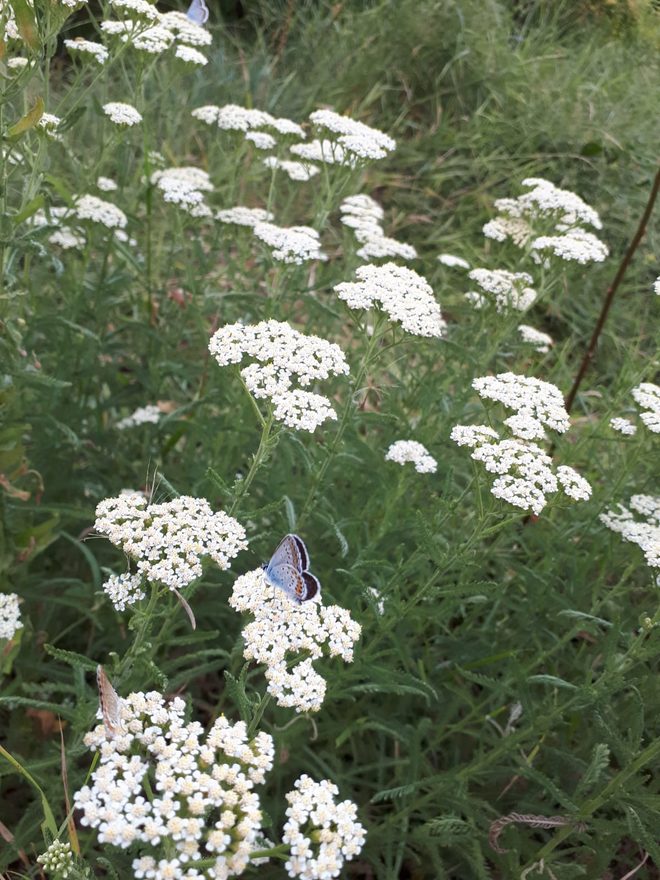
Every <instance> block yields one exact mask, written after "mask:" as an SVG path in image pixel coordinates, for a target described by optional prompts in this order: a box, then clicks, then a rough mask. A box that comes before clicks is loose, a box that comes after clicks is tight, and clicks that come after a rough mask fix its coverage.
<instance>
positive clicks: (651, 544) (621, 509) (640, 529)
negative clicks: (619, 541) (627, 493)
mask: <svg viewBox="0 0 660 880" xmlns="http://www.w3.org/2000/svg"><path fill="white" fill-rule="evenodd" d="M617 507H618V510H608V511H606V512H605V513H602V514H601V515H600V517H599V518H600V521H601V522H602V523H603V524H604V525H606V526H607V528H608V529H611V530H612V531H613V532H618V534H620V535H621V537H622V538H623V539H624V541H631V542H632V543H633V544H637V546H638V547H640V549H641V550H642V552H643V553H644V556H645V558H646V564H647V565H649V566H650V567H651V568H655V569H658V568H660V496H657V495H633V496H632V498H631V499H630V501H629V507H625V506H624V505H623V504H619V505H617ZM635 514H637V515H638V516H639V517H640V518H639V519H637V518H636V517H635Z"/></svg>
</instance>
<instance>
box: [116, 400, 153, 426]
mask: <svg viewBox="0 0 660 880" xmlns="http://www.w3.org/2000/svg"><path fill="white" fill-rule="evenodd" d="M162 415H163V414H162V412H161V411H160V409H159V408H158V407H157V406H155V405H154V404H152V403H150V404H149V405H148V406H139V407H138V408H137V409H136V410H135V412H134V413H131V415H130V416H126V417H125V418H123V419H121V420H120V421H119V422H117V425H116V427H117V429H118V430H120V431H124V430H125V429H126V428H135V427H136V426H137V425H144V424H152V425H155V424H156V423H157V422H159V421H160V419H161V416H162Z"/></svg>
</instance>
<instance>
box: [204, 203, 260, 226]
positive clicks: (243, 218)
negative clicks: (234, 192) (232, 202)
mask: <svg viewBox="0 0 660 880" xmlns="http://www.w3.org/2000/svg"><path fill="white" fill-rule="evenodd" d="M215 219H216V220H219V221H220V222H221V223H231V224H234V225H235V226H252V227H254V226H256V225H257V223H265V222H268V221H270V220H272V219H273V215H272V214H271V213H270V211H266V210H265V208H246V207H244V206H243V205H236V207H235V208H223V210H222V211H218V213H217V214H216V215H215Z"/></svg>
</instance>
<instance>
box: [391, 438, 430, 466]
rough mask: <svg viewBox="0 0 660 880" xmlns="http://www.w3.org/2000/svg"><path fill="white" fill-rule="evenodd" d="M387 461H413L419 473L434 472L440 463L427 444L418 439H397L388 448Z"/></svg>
mask: <svg viewBox="0 0 660 880" xmlns="http://www.w3.org/2000/svg"><path fill="white" fill-rule="evenodd" d="M385 460H386V461H395V462H396V463H397V464H401V465H403V464H406V463H407V462H412V463H413V464H414V465H415V470H416V471H417V473H418V474H434V473H435V472H436V470H437V469H438V463H437V461H436V460H435V459H434V458H433V456H432V455H431V454H430V452H429V451H428V449H427V448H426V446H423V445H422V444H421V443H418V442H417V441H416V440H397V441H396V442H395V443H392V445H391V446H390V447H389V449H388V450H387V453H386V455H385Z"/></svg>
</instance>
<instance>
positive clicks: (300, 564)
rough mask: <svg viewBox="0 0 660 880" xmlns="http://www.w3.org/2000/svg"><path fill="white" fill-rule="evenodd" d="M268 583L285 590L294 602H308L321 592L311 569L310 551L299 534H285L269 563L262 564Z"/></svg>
mask: <svg viewBox="0 0 660 880" xmlns="http://www.w3.org/2000/svg"><path fill="white" fill-rule="evenodd" d="M262 568H263V570H264V571H265V572H266V578H267V579H268V583H269V584H271V586H273V587H277V588H278V589H280V590H283V591H284V592H285V593H286V594H287V596H288V597H289V598H290V599H292V600H293V601H294V602H297V603H298V604H300V602H306V601H307V600H308V599H313V598H314V596H316V595H317V594H318V593H320V592H321V584H320V583H319V580H318V578H317V577H315V576H314V575H313V574H312V573H311V572H310V571H308V569H309V553H308V552H307V547H305V544H304V542H303V540H302V538H299V537H298V535H285V536H284V537H283V538H282V540H281V541H280V543H279V545H278V547H277V550H276V551H275V552H274V553H273V555H272V556H271V558H270V562H269V563H267V564H266V563H264V565H262Z"/></svg>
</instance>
